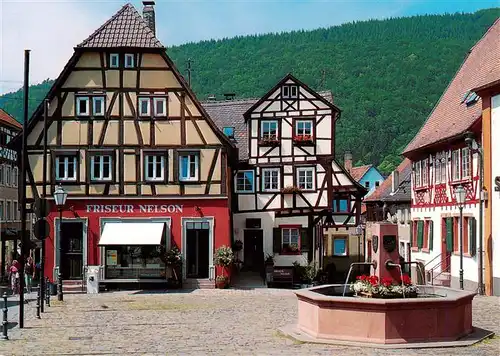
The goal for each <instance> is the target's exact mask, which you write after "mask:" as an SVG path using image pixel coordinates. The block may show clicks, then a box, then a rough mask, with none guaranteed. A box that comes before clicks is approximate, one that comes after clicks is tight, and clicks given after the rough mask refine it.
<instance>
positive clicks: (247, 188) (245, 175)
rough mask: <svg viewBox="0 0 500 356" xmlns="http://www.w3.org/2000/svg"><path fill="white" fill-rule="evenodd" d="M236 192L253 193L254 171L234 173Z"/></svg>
mask: <svg viewBox="0 0 500 356" xmlns="http://www.w3.org/2000/svg"><path fill="white" fill-rule="evenodd" d="M236 192H237V193H253V192H254V171H239V172H238V173H236Z"/></svg>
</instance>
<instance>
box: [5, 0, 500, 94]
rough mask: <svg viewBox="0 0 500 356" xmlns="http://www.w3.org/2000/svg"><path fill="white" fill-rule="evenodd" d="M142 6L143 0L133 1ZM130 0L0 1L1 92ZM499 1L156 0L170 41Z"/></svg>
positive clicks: (52, 72)
mask: <svg viewBox="0 0 500 356" xmlns="http://www.w3.org/2000/svg"><path fill="white" fill-rule="evenodd" d="M128 1H129V2H131V3H132V4H133V5H134V6H135V7H136V8H137V9H138V10H139V12H142V1H140V0H128ZM126 2H127V0H108V1H98V0H79V1H77V0H51V1H44V0H30V1H27V0H0V94H4V93H7V92H11V91H15V90H17V89H19V88H20V87H21V86H22V80H23V63H24V50H25V49H30V50H31V59H30V84H36V83H40V82H41V81H43V80H45V79H47V78H50V79H54V78H56V77H57V76H58V75H59V73H60V72H61V70H62V69H63V67H64V65H65V64H66V62H67V61H68V60H69V58H70V57H71V55H72V53H73V47H75V46H76V45H77V44H78V43H80V42H82V41H83V40H84V39H85V38H87V37H88V36H89V35H90V34H91V33H92V32H93V31H94V30H95V29H97V28H98V27H99V26H100V25H101V24H102V23H104V22H105V21H106V20H107V19H108V18H110V17H111V16H112V15H113V14H114V13H116V12H117V11H118V10H119V9H120V7H121V6H123V5H124V4H125V3H126ZM497 6H500V0H458V1H452V0H384V1H380V0H323V1H321V0H246V1H244V0H232V1H231V0H157V1H156V7H155V9H156V27H157V30H156V31H157V37H158V39H159V40H160V41H161V42H162V43H163V44H164V45H165V46H167V48H168V46H172V45H179V44H183V43H186V42H197V41H201V40H208V39H219V38H225V37H234V36H238V35H248V34H256V33H269V32H281V31H290V30H299V29H315V28H319V27H329V26H334V25H339V24H342V23H345V22H351V21H360V20H368V19H384V18H388V17H400V16H411V15H419V14H442V13H454V12H474V11H476V10H479V9H484V8H490V7H497Z"/></svg>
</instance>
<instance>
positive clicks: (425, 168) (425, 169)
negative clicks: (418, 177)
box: [422, 158, 429, 187]
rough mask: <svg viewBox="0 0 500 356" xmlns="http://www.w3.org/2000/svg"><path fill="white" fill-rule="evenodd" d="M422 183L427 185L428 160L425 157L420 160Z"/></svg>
mask: <svg viewBox="0 0 500 356" xmlns="http://www.w3.org/2000/svg"><path fill="white" fill-rule="evenodd" d="M422 185H423V186H424V187H426V186H428V185H429V160H428V159H427V158H426V159H424V160H422Z"/></svg>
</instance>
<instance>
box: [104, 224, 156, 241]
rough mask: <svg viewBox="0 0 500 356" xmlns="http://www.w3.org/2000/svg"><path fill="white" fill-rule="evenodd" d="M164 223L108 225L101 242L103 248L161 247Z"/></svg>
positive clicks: (105, 227) (105, 226)
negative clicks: (117, 246)
mask: <svg viewBox="0 0 500 356" xmlns="http://www.w3.org/2000/svg"><path fill="white" fill-rule="evenodd" d="M164 228H165V224H164V223H158V222H157V223H153V222H149V223H127V222H122V223H106V224H105V225H104V229H103V231H102V234H101V239H100V240H99V245H101V246H116V245H119V246H142V245H161V239H162V237H163V230H164Z"/></svg>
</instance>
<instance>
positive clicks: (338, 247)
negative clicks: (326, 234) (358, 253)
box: [333, 237, 348, 256]
mask: <svg viewBox="0 0 500 356" xmlns="http://www.w3.org/2000/svg"><path fill="white" fill-rule="evenodd" d="M333 255H334V256H348V251H347V237H334V238H333Z"/></svg>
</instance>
